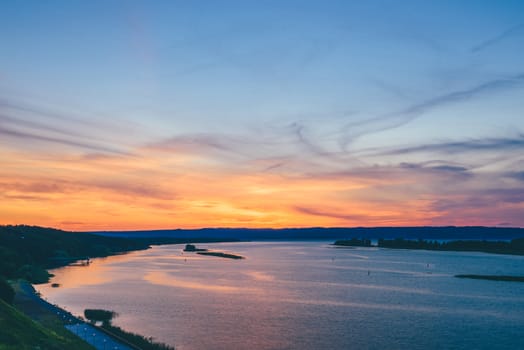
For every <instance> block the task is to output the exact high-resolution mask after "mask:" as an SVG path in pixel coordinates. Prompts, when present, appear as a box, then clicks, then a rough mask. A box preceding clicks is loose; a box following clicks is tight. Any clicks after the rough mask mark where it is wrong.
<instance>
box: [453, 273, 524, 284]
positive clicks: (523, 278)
mask: <svg viewBox="0 0 524 350" xmlns="http://www.w3.org/2000/svg"><path fill="white" fill-rule="evenodd" d="M455 277H457V278H471V279H476V280H488V281H505V282H524V276H503V275H455Z"/></svg>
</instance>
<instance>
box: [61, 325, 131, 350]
mask: <svg viewBox="0 0 524 350" xmlns="http://www.w3.org/2000/svg"><path fill="white" fill-rule="evenodd" d="M65 328H66V329H68V330H69V331H70V332H72V333H74V334H76V335H77V336H79V337H80V338H82V339H83V340H84V341H86V342H88V343H89V344H91V345H92V346H93V347H95V348H96V349H97V350H134V349H132V348H130V347H128V346H126V345H124V344H122V343H121V342H119V341H118V340H116V339H113V338H112V337H110V336H109V335H107V334H105V333H103V332H101V331H100V330H99V329H98V328H95V327H93V326H91V325H89V324H87V323H85V322H82V323H76V324H70V325H66V326H65Z"/></svg>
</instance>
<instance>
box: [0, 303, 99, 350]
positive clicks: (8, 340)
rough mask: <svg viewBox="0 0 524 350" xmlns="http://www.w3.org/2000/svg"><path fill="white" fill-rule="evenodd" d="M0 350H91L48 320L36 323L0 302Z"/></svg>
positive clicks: (91, 348)
mask: <svg viewBox="0 0 524 350" xmlns="http://www.w3.org/2000/svg"><path fill="white" fill-rule="evenodd" d="M0 349H1V350H8V349H9V350H11V349H12V350H25V349H27V350H29V349H31V350H34V349H42V350H44V349H49V350H70V349H75V350H76V349H78V350H93V349H94V348H93V347H91V346H90V345H89V344H87V343H85V342H84V341H82V340H81V339H80V338H78V337H77V336H75V335H74V334H72V333H70V332H68V331H67V330H66V329H64V328H63V327H62V325H61V323H59V322H58V320H53V319H52V318H51V317H50V318H48V319H47V320H42V321H39V322H35V321H33V320H32V319H31V318H29V317H28V316H26V315H25V314H23V313H22V312H21V311H19V310H18V309H16V308H15V307H13V306H11V305H8V304H7V303H5V302H4V301H2V300H0Z"/></svg>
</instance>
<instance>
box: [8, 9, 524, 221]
mask: <svg viewBox="0 0 524 350" xmlns="http://www.w3.org/2000/svg"><path fill="white" fill-rule="evenodd" d="M0 6H1V10H0V224H30V225H41V226H50V227H56V228H62V229H67V230H78V231H89V230H133V229H135V230H136V229H159V228H198V227H274V228H280V227H311V226H324V227H340V226H346V227H354V226H420V225H434V226H437V225H439V226H440V225H487V226H504V227H508V226H510V227H524V57H523V56H524V49H523V48H524V2H522V1H520V0H518V1H510V0H507V1H481V0H478V1H460V0H459V1H444V0H443V1H386V0H384V1H329V0H328V1H325V0H324V1H321V0H319V1H305V0H302V1H281V0H280V1H264V0H262V1H249V0H244V1H96V0H90V1H80V0H67V1H65V0H64V1H60V0H51V1H37V0H35V1H31V0H24V1H10V2H4V3H2V5H0Z"/></svg>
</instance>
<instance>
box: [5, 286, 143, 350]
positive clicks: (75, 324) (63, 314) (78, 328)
mask: <svg viewBox="0 0 524 350" xmlns="http://www.w3.org/2000/svg"><path fill="white" fill-rule="evenodd" d="M16 290H17V293H16V296H15V304H16V306H17V307H18V308H19V309H20V310H22V311H23V312H24V313H25V314H26V315H28V316H29V317H31V318H32V319H34V320H41V319H42V318H45V317H54V318H56V319H57V320H59V321H60V322H61V323H62V324H63V325H64V328H65V329H67V330H68V331H70V332H71V333H74V334H76V335H77V336H78V337H80V338H82V339H83V340H84V341H86V342H87V343H89V344H91V345H92V346H93V347H95V348H96V349H97V350H136V349H138V348H137V347H132V346H129V345H125V344H124V343H123V342H122V341H119V340H118V339H117V338H116V337H113V336H111V335H109V334H108V333H107V332H105V331H103V330H101V329H99V328H98V327H94V326H93V325H91V324H89V323H86V322H84V321H82V320H80V319H79V318H77V317H75V316H73V314H71V313H70V312H68V311H66V310H64V309H62V308H60V307H58V306H56V305H53V304H51V303H49V302H47V301H46V300H44V299H42V298H40V296H38V294H37V293H36V291H35V289H34V288H33V286H32V285H31V284H30V283H28V282H26V281H19V282H18V285H17V288H16Z"/></svg>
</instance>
